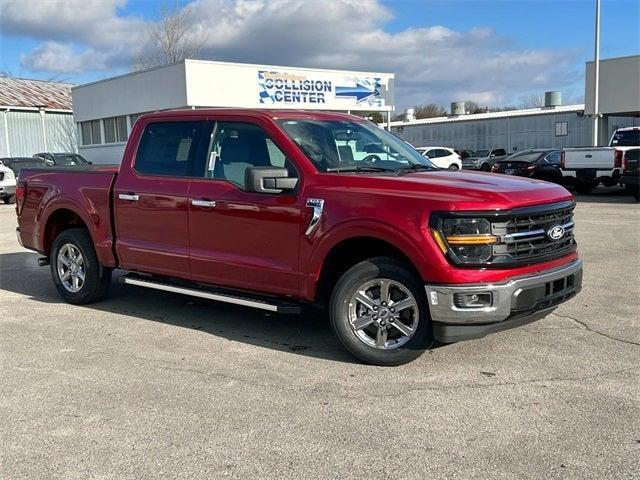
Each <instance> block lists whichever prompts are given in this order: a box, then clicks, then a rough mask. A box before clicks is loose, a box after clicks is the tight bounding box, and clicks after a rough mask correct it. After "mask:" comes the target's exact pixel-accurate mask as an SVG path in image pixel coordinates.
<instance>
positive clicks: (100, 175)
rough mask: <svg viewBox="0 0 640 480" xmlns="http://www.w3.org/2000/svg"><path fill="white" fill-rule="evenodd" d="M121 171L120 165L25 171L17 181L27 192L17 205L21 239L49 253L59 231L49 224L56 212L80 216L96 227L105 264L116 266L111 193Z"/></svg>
mask: <svg viewBox="0 0 640 480" xmlns="http://www.w3.org/2000/svg"><path fill="white" fill-rule="evenodd" d="M117 174H118V166H117V165H87V166H82V167H44V168H37V169H35V168H34V169H31V168H25V169H23V170H21V171H20V174H19V177H18V182H17V184H18V186H19V187H22V188H24V190H25V193H24V200H23V201H22V202H21V203H19V204H18V205H17V209H18V210H17V213H18V219H19V221H20V230H19V232H18V236H19V239H20V242H21V243H22V244H23V246H25V247H26V248H30V249H32V250H35V251H37V252H40V253H42V254H45V255H47V254H48V252H49V249H50V248H51V243H52V241H53V239H54V238H55V236H56V234H57V232H55V229H53V228H48V227H47V225H48V224H49V221H50V220H51V219H52V217H51V215H52V213H53V212H55V215H68V216H70V217H73V216H76V217H77V220H78V221H79V222H82V223H84V224H86V225H87V226H90V227H93V228H90V231H92V234H93V237H94V238H93V240H94V243H95V245H96V253H97V254H98V258H99V259H100V261H101V263H102V264H103V265H105V266H115V264H116V260H115V256H114V255H113V238H114V235H113V225H112V216H111V192H112V189H113V182H114V180H115V178H116V176H117ZM60 209H62V210H60ZM52 223H53V222H52ZM79 224H80V223H79Z"/></svg>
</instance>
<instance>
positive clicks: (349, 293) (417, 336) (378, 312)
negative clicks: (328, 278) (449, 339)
mask: <svg viewBox="0 0 640 480" xmlns="http://www.w3.org/2000/svg"><path fill="white" fill-rule="evenodd" d="M381 282H384V283H385V284H387V285H389V288H388V291H389V292H391V293H390V296H386V297H385V298H388V299H390V302H389V303H387V304H386V306H385V304H384V303H382V299H381V295H380V294H381V293H382V285H380V287H378V286H377V284H378V283H381ZM367 285H372V286H371V287H369V288H371V289H372V290H373V292H375V291H376V289H377V292H378V297H377V298H376V297H375V295H373V293H372V292H371V290H366V288H367ZM363 289H365V294H366V293H369V295H367V296H366V297H365V298H366V300H365V302H366V303H367V304H369V306H370V307H371V308H369V307H367V306H365V303H362V302H361V301H360V300H358V299H356V298H355V295H357V293H358V291H362V290H363ZM360 298H361V297H360ZM400 301H402V302H403V303H404V305H407V304H411V302H413V303H412V304H411V306H408V307H405V308H403V309H402V310H398V311H397V312H396V311H395V310H394V309H393V305H396V304H398V303H399V302H400ZM413 305H415V306H413ZM374 309H375V311H374ZM329 317H330V321H331V328H332V329H333V332H334V334H335V335H336V337H338V339H339V340H340V342H341V343H342V345H344V347H345V348H346V349H347V350H348V351H349V352H351V353H352V354H353V355H354V356H356V357H357V358H359V359H360V360H363V361H364V362H367V363H370V364H372V365H385V366H386V365H402V364H404V363H407V362H410V361H412V360H414V359H416V358H417V357H419V356H420V355H422V353H423V352H424V351H425V350H426V349H427V347H428V346H429V343H430V341H431V337H432V328H431V317H430V315H429V304H428V302H427V297H426V293H425V291H424V286H423V284H422V282H421V281H420V280H419V279H418V278H417V277H416V275H414V274H413V273H412V272H411V271H410V270H409V269H408V268H407V267H406V266H405V265H404V264H402V263H401V262H398V261H396V260H394V259H392V258H388V257H375V258H370V259H368V260H365V261H363V262H360V263H358V264H357V265H354V266H353V267H351V268H350V269H349V270H347V272H346V273H345V274H344V275H343V276H342V277H341V278H340V280H339V281H338V283H337V284H336V287H335V289H334V290H333V293H332V295H331V302H330V305H329ZM392 317H393V319H391V318H392ZM396 317H397V318H396ZM356 318H359V319H363V320H364V322H365V323H366V322H369V323H368V324H367V325H366V326H365V327H363V328H356V327H355V326H354V325H353V324H352V321H351V319H354V320H355V319H356ZM373 318H376V321H375V322H374V321H372V319H373ZM385 319H386V320H385ZM398 322H400V323H398ZM363 324H364V323H363ZM397 325H402V328H403V331H401V330H400V328H399V327H398V326H397ZM408 327H412V328H408ZM385 330H386V333H384V334H382V335H381V334H380V332H381V331H385ZM409 332H410V334H409ZM376 344H377V345H379V346H376Z"/></svg>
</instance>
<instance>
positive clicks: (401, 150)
mask: <svg viewBox="0 0 640 480" xmlns="http://www.w3.org/2000/svg"><path fill="white" fill-rule="evenodd" d="M279 124H280V126H281V127H282V128H283V129H284V131H285V132H286V133H287V135H288V136H289V137H290V138H291V139H292V140H293V141H294V142H296V143H297V144H298V146H299V147H300V149H301V150H302V151H303V152H304V154H305V155H306V156H307V158H309V160H311V162H313V164H314V165H315V167H316V168H317V169H318V170H320V171H321V172H327V171H341V170H355V171H358V170H360V171H367V170H368V171H371V170H380V171H386V170H389V171H401V170H409V169H417V168H424V169H433V170H436V169H437V167H435V166H434V165H433V164H432V163H431V162H429V160H428V159H427V158H425V157H423V156H422V155H420V153H419V152H417V151H416V150H415V149H414V148H413V147H411V146H410V145H408V144H407V143H406V142H404V141H402V140H401V139H399V138H398V137H396V136H395V135H392V134H391V133H389V132H387V131H386V130H382V129H381V128H379V127H377V126H376V125H374V124H372V123H370V122H357V121H355V122H353V121H349V120H280V121H279Z"/></svg>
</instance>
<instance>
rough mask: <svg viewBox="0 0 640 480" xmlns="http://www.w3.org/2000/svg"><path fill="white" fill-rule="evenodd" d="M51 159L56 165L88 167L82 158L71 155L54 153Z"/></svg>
mask: <svg viewBox="0 0 640 480" xmlns="http://www.w3.org/2000/svg"><path fill="white" fill-rule="evenodd" d="M53 158H54V159H55V162H56V165H88V164H89V162H88V161H87V160H86V159H85V158H84V157H83V156H82V155H76V154H72V153H56V154H55V155H54V156H53Z"/></svg>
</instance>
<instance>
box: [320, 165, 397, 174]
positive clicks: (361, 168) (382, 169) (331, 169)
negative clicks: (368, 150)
mask: <svg viewBox="0 0 640 480" xmlns="http://www.w3.org/2000/svg"><path fill="white" fill-rule="evenodd" d="M326 171H327V172H336V173H341V172H397V171H398V170H396V169H395V168H386V167H373V166H366V167H365V166H361V165H356V166H351V167H329V168H327V170H326Z"/></svg>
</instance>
